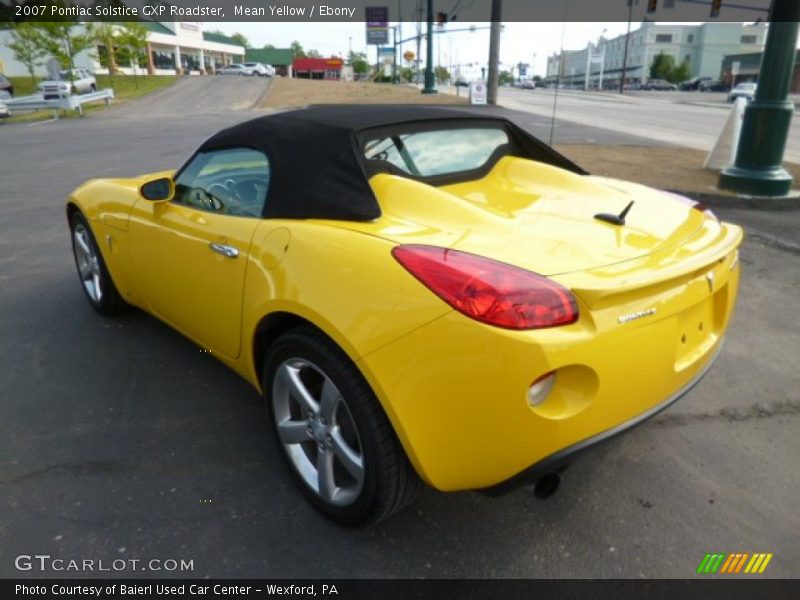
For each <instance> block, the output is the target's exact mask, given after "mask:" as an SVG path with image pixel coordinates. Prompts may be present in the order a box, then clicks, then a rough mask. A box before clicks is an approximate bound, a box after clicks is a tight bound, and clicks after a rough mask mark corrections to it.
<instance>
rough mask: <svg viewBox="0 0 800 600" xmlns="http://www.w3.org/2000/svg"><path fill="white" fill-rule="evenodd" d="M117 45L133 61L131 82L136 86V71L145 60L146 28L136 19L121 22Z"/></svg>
mask: <svg viewBox="0 0 800 600" xmlns="http://www.w3.org/2000/svg"><path fill="white" fill-rule="evenodd" d="M119 45H120V46H122V47H124V48H125V49H126V50H127V51H128V52H129V55H130V59H131V61H132V62H133V82H134V85H135V86H136V87H137V88H138V87H139V80H138V79H137V78H136V72H137V71H138V70H139V67H140V66H141V65H142V62H144V61H145V60H147V28H146V27H145V26H144V25H142V24H141V23H139V22H138V21H129V22H127V23H123V24H122V29H121V31H120V33H119Z"/></svg>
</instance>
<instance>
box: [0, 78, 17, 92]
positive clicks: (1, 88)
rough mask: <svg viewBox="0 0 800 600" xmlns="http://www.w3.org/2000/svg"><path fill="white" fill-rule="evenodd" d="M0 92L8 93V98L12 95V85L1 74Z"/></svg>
mask: <svg viewBox="0 0 800 600" xmlns="http://www.w3.org/2000/svg"><path fill="white" fill-rule="evenodd" d="M0 92H8V95H9V96H13V95H14V84H13V83H11V82H10V81H9V80H8V77H6V76H5V75H3V74H2V73H0Z"/></svg>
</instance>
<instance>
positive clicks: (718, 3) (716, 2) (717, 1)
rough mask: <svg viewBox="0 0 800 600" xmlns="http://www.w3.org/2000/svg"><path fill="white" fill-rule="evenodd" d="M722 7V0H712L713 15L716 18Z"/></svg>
mask: <svg viewBox="0 0 800 600" xmlns="http://www.w3.org/2000/svg"><path fill="white" fill-rule="evenodd" d="M721 8H722V0H711V17H712V18H714V19H716V18H717V17H718V16H719V10H720V9H721Z"/></svg>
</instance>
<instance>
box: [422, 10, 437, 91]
mask: <svg viewBox="0 0 800 600" xmlns="http://www.w3.org/2000/svg"><path fill="white" fill-rule="evenodd" d="M427 20H428V42H427V44H426V50H425V53H426V54H427V56H426V57H425V58H426V61H425V87H424V88H422V93H423V94H435V93H436V79H435V77H434V74H433V0H428V16H427Z"/></svg>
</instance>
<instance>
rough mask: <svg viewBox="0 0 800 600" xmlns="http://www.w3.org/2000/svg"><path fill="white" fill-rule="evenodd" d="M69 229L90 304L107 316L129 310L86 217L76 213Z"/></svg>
mask: <svg viewBox="0 0 800 600" xmlns="http://www.w3.org/2000/svg"><path fill="white" fill-rule="evenodd" d="M69 229H70V233H71V234H72V235H71V238H72V255H73V256H74V258H75V267H76V268H77V269H78V278H79V279H80V282H81V287H82V288H83V292H84V294H86V299H87V300H88V301H89V304H91V305H92V308H94V309H95V310H96V311H97V312H99V313H100V314H102V315H106V316H111V315H117V314H120V313H123V312H125V311H127V310H129V309H130V305H129V304H128V303H127V302H125V300H123V299H122V296H121V295H120V293H119V291H117V287H116V286H115V285H114V282H113V281H112V279H111V274H110V273H109V272H108V268H107V267H106V263H105V261H104V260H103V255H102V254H101V253H100V248H99V247H98V245H97V241H96V240H95V237H94V234H93V233H92V229H91V227H89V223H88V221H87V220H86V217H84V216H83V215H82V214H81V213H79V212H75V213H74V214H73V215H72V216H71V217H70V219H69Z"/></svg>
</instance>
